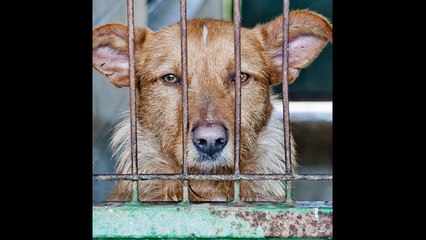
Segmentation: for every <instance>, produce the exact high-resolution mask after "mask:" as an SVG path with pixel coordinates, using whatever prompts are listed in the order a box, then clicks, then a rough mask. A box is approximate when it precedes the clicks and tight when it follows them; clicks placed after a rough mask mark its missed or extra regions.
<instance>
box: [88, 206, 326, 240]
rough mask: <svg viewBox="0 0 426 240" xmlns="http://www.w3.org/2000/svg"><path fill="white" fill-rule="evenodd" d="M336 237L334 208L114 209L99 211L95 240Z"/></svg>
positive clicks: (95, 213)
mask: <svg viewBox="0 0 426 240" xmlns="http://www.w3.org/2000/svg"><path fill="white" fill-rule="evenodd" d="M265 237H267V238H278V239H285V238H292V239H295V238H299V239H306V238H310V239H329V238H331V237H332V206H331V203H325V202H309V203H307V202H296V203H295V205H294V207H291V208H284V207H283V206H282V205H280V204H241V205H237V206H236V205H232V204H229V205H228V204H208V203H204V204H139V205H128V204H127V205H126V204H124V205H123V204H119V205H118V204H108V205H96V206H94V207H93V238H96V239H121V238H125V239H131V238H133V239H141V238H145V239H146V238H173V239H179V238H180V239H185V238H201V239H202V238H207V239H208V238H219V239H224V238H233V239H235V238H239V239H244V238H251V239H252V238H265Z"/></svg>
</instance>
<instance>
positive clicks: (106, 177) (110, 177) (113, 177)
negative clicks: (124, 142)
mask: <svg viewBox="0 0 426 240" xmlns="http://www.w3.org/2000/svg"><path fill="white" fill-rule="evenodd" d="M332 179H333V175H331V174H241V175H238V176H236V175H211V174H209V175H207V174H206V175H186V176H185V175H183V174H138V175H130V174H94V175H93V177H92V180H94V181H120V180H332Z"/></svg>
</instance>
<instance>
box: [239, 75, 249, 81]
mask: <svg viewBox="0 0 426 240" xmlns="http://www.w3.org/2000/svg"><path fill="white" fill-rule="evenodd" d="M240 78H241V82H245V81H246V80H247V79H249V78H250V75H248V74H247V73H241V76H240Z"/></svg>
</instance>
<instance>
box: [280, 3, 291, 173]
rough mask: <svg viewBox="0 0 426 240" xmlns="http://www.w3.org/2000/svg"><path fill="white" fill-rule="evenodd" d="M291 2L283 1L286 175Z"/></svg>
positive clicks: (288, 171) (288, 134)
mask: <svg viewBox="0 0 426 240" xmlns="http://www.w3.org/2000/svg"><path fill="white" fill-rule="evenodd" d="M289 5H290V3H289V0H283V21H284V23H283V49H282V51H283V63H282V64H283V66H282V69H283V76H282V77H283V83H282V94H283V118H284V119H283V120H284V121H283V122H284V153H285V160H286V169H285V170H286V173H292V172H293V169H292V167H291V160H292V159H291V145H290V144H291V143H290V119H289V101H288V28H289V26H288V25H289Z"/></svg>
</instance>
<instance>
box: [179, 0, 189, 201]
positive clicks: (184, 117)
mask: <svg viewBox="0 0 426 240" xmlns="http://www.w3.org/2000/svg"><path fill="white" fill-rule="evenodd" d="M180 27H181V64H182V166H183V175H187V174H188V163H187V161H186V159H185V155H186V151H185V149H186V148H185V146H186V133H187V127H188V51H187V50H188V45H187V34H186V0H180ZM188 184H189V183H188V181H186V180H185V181H184V182H183V203H188V202H189V194H188V193H189V189H188Z"/></svg>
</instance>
